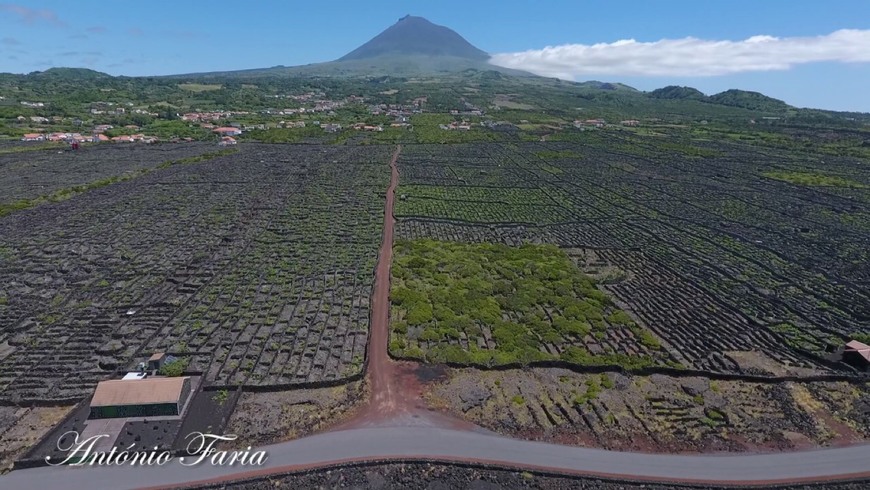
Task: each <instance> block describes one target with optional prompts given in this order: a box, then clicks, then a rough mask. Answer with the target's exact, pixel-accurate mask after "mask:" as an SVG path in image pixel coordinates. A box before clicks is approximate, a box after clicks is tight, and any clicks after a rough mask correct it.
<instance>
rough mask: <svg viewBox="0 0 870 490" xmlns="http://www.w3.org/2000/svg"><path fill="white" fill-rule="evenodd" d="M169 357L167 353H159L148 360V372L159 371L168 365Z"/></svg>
mask: <svg viewBox="0 0 870 490" xmlns="http://www.w3.org/2000/svg"><path fill="white" fill-rule="evenodd" d="M167 357H168V356H167V355H166V353H165V352H157V353H155V354H153V355H151V357H150V358H149V359H148V370H149V371H157V370H158V369H160V368H162V367H163V365H164V364H166V361H167V360H168V359H167Z"/></svg>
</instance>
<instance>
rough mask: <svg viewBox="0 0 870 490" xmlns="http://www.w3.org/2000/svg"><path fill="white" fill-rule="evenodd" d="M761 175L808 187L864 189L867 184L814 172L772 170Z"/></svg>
mask: <svg viewBox="0 0 870 490" xmlns="http://www.w3.org/2000/svg"><path fill="white" fill-rule="evenodd" d="M762 175H763V176H765V177H767V178H770V179H776V180H780V181H783V182H788V183H791V184H796V185H805V186H810V187H848V188H851V189H866V188H868V186H867V185H865V184H862V183H860V182H857V181H854V180H851V179H847V178H844V177H839V176H836V175H825V174H821V173H815V172H786V171H781V170H777V171H772V172H764V173H763V174H762Z"/></svg>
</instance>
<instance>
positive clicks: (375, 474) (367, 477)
mask: <svg viewBox="0 0 870 490" xmlns="http://www.w3.org/2000/svg"><path fill="white" fill-rule="evenodd" d="M867 484H868V482H852V483H827V484H816V485H810V484H808V485H794V486H769V485H768V486H764V487H763V488H765V489H768V490H863V489H864V488H866V485H867ZM196 488H200V489H206V488H207V489H226V490H272V489H276V488H286V489H303V488H305V489H333V488H346V489H349V490H356V489H359V490H363V489H374V490H380V489H383V490H386V489H394V488H395V489H402V490H448V489H468V490H501V489H513V488H524V489H541V490H551V489H552V490H556V489H560V490H561V489H565V488H573V489H578V490H714V489H719V488H724V487H713V486H696V485H669V484H650V483H629V482H615V481H607V480H598V479H591V478H571V477H565V476H555V475H543V474H538V473H534V472H528V471H524V472H519V471H511V470H503V469H483V468H477V467H465V466H451V465H444V464H430V463H408V464H382V465H365V466H362V465H361V466H349V467H343V468H333V469H324V470H319V471H312V472H307V473H298V474H292V475H286V476H280V477H270V478H264V479H260V480H254V481H248V482H240V483H232V484H226V485H210V486H202V487H196Z"/></svg>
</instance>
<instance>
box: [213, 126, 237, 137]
mask: <svg viewBox="0 0 870 490" xmlns="http://www.w3.org/2000/svg"><path fill="white" fill-rule="evenodd" d="M211 132H212V133H217V134H219V135H221V136H238V135H240V134H242V130H241V129H239V128H233V127H223V128H215V129H213V130H212V131H211Z"/></svg>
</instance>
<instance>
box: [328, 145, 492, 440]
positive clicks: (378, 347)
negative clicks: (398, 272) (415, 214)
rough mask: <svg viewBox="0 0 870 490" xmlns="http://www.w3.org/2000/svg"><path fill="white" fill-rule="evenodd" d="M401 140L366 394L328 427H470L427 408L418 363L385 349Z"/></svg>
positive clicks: (374, 306) (378, 277)
mask: <svg viewBox="0 0 870 490" xmlns="http://www.w3.org/2000/svg"><path fill="white" fill-rule="evenodd" d="M401 152H402V145H399V146H398V147H397V148H396V151H395V153H393V158H392V159H391V160H390V185H389V187H387V196H386V203H385V205H384V233H383V240H382V241H381V248H380V252H379V253H378V264H377V267H376V268H375V283H374V291H373V294H372V301H371V322H370V324H371V327H370V332H369V343H368V347H367V350H368V352H367V357H368V366H367V369H366V381H367V382H368V386H369V391H370V393H369V399H368V400H367V402H366V403H365V404H364V405H363V406H362V407H360V409H359V410H358V411H357V413H356V414H355V415H354V416H353V417H351V418H350V419H349V420H346V421H344V422H342V423H340V424H338V425H337V426H335V427H333V428H332V429H331V430H343V429H354V428H359V427H375V426H384V425H393V426H395V425H400V426H408V425H425V426H437V427H447V428H454V429H472V428H474V427H475V426H474V425H473V424H471V423H469V422H465V421H463V420H459V419H455V418H452V417H449V416H447V415H444V414H442V413H439V412H435V411H432V410H430V409H429V408H428V406H427V404H426V402H425V401H424V400H423V396H422V384H421V383H420V380H419V377H418V376H417V374H416V370H417V369H418V365H416V364H414V363H410V362H400V361H394V360H393V359H391V358H390V356H389V353H388V352H387V346H388V344H389V342H390V265H391V264H392V262H393V229H394V225H395V218H394V217H393V208H394V202H395V195H396V187H397V186H398V184H399V169H398V167H397V166H396V162H397V160H398V159H399V154H401Z"/></svg>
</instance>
